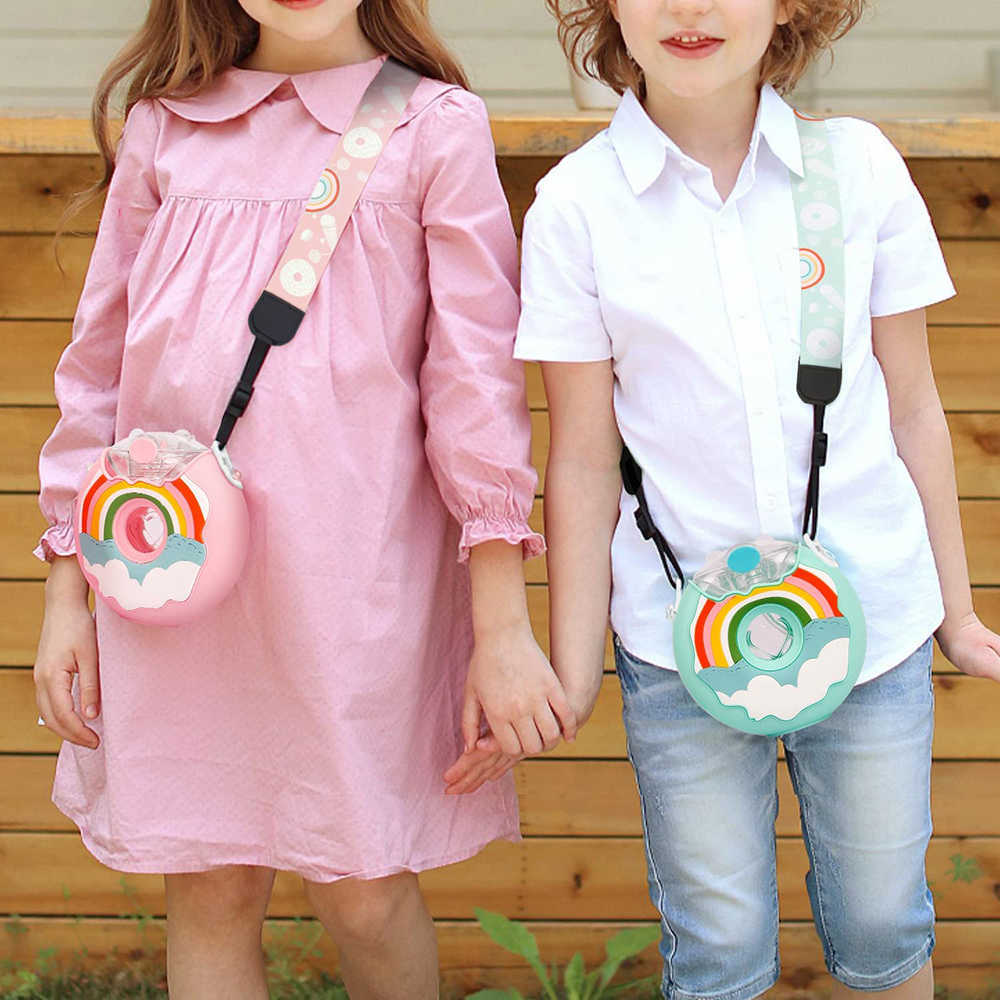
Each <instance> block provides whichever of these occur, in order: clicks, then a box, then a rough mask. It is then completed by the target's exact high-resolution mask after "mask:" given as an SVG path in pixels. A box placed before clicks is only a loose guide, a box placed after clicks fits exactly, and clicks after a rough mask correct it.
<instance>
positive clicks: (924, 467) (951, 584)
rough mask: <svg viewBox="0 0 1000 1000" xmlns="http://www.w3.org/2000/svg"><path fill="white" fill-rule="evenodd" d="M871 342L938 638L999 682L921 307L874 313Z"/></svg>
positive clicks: (999, 646)
mask: <svg viewBox="0 0 1000 1000" xmlns="http://www.w3.org/2000/svg"><path fill="white" fill-rule="evenodd" d="M872 342H873V347H874V350H875V356H876V358H878V361H879V364H880V365H881V366H882V371H883V373H884V375H885V382H886V388H887V389H888V392H889V415H890V419H891V422H892V434H893V437H894V438H895V441H896V449H897V451H898V452H899V456H900V458H901V459H902V460H903V462H904V463H905V465H906V467H907V469H908V470H909V473H910V476H911V477H912V479H913V482H914V483H915V484H916V487H917V491H918V493H919V494H920V499H921V501H922V502H923V507H924V517H925V518H926V521H927V529H928V533H929V535H930V541H931V548H932V549H933V551H934V559H935V562H936V563H937V570H938V576H939V578H940V581H941V591H942V594H943V597H944V607H945V618H944V621H943V622H942V624H941V627H940V628H939V629H938V630H937V633H936V634H937V640H938V644H939V645H940V646H941V651H942V652H943V653H944V655H945V656H947V657H948V659H949V660H951V662H952V663H954V664H955V666H956V667H958V669H959V670H962V671H963V672H965V673H967V674H971V675H973V676H978V677H991V678H992V679H993V680H996V681H1000V636H998V635H997V634H996V633H994V632H992V631H991V630H990V629H988V628H987V627H986V626H985V625H983V624H982V622H980V621H979V619H978V618H977V617H976V614H975V612H974V611H973V607H972V590H971V588H970V586H969V569H968V565H967V563H966V557H965V544H964V541H963V538H962V525H961V521H960V519H959V513H958V493H957V490H956V487H955V472H954V459H953V456H952V448H951V437H950V435H949V431H948V425H947V423H946V421H945V417H944V411H943V410H942V407H941V400H940V398H939V397H938V393H937V388H936V386H935V384H934V376H933V373H932V371H931V362H930V351H929V349H928V346H927V324H926V318H925V312H924V310H923V309H916V310H913V311H911V312H905V313H898V314H896V315H892V316H882V317H873V319H872Z"/></svg>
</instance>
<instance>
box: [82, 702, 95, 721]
mask: <svg viewBox="0 0 1000 1000" xmlns="http://www.w3.org/2000/svg"><path fill="white" fill-rule="evenodd" d="M83 714H84V715H86V716H87V718H88V719H96V718H97V706H96V705H88V706H87V707H86V708H85V709H84V710H83Z"/></svg>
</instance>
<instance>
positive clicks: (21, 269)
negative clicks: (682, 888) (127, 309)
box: [0, 234, 1000, 326]
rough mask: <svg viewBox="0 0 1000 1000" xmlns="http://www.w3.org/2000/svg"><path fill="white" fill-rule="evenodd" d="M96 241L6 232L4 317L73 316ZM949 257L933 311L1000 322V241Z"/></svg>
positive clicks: (954, 320)
mask: <svg viewBox="0 0 1000 1000" xmlns="http://www.w3.org/2000/svg"><path fill="white" fill-rule="evenodd" d="M92 244H93V240H92V238H90V237H74V236H66V237H64V238H63V239H62V241H61V242H60V243H59V249H58V253H59V260H60V262H61V263H62V267H63V273H61V272H60V271H59V269H58V267H57V264H56V249H55V245H54V242H53V239H52V237H51V236H39V235H23V234H14V235H0V319H41V320H58V319H71V318H72V317H73V314H74V312H75V310H76V303H77V301H78V299H79V297H80V292H81V290H82V288H83V280H84V276H85V274H86V270H87V263H88V261H89V258H90V252H91V249H92ZM942 248H943V250H944V255H945V259H946V260H947V263H948V267H949V269H950V271H951V274H952V277H953V278H954V280H955V284H956V285H957V287H958V288H959V290H960V291H961V294H960V295H958V296H957V297H955V298H953V299H949V300H948V301H947V302H944V303H942V304H940V305H936V306H932V307H931V308H930V309H929V310H928V321H929V322H931V323H933V324H936V325H951V326H955V325H961V326H969V325H973V326H989V325H993V326H996V325H1000V299H998V298H997V296H995V295H994V294H993V285H992V281H993V278H994V276H995V275H996V274H997V272H998V268H1000V241H994V240H976V239H962V240H945V241H944V243H943V246H942Z"/></svg>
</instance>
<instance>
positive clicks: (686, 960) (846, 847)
mask: <svg viewBox="0 0 1000 1000" xmlns="http://www.w3.org/2000/svg"><path fill="white" fill-rule="evenodd" d="M931 652H932V645H931V640H930V639H928V640H927V642H926V643H924V645H922V646H921V647H920V648H919V649H918V650H917V651H916V652H915V653H913V655H912V656H910V657H908V658H907V659H906V660H904V661H903V662H902V663H901V664H899V666H897V667H894V668H893V669H892V670H890V671H889V672H888V673H885V674H883V675H882V676H880V677H876V678H875V679H874V680H872V681H869V682H868V683H866V684H862V685H859V686H858V687H856V688H855V689H854V690H853V691H852V692H851V694H850V695H849V696H848V698H847V700H846V701H845V702H844V703H843V704H842V705H841V706H840V708H838V709H837V711H836V712H834V713H833V715H832V716H831V717H830V718H829V719H826V720H825V721H823V722H820V723H817V724H816V725H813V726H810V727H809V728H807V729H802V730H799V731H798V732H795V733H790V734H789V735H788V736H786V737H785V738H784V743H785V753H786V756H787V759H788V767H789V771H790V773H791V777H792V784H793V786H794V788H795V792H796V794H797V796H798V800H799V811H800V815H801V821H802V834H803V836H804V838H805V843H806V848H807V850H808V853H809V861H810V869H811V870H810V872H809V874H808V876H807V878H806V885H807V888H808V891H809V899H810V902H811V904H812V913H813V920H814V922H815V925H816V930H817V932H818V933H819V936H820V938H821V939H822V942H823V950H824V953H825V956H826V965H827V968H828V969H829V971H830V973H831V974H832V975H833V976H834V977H835V978H836V979H838V980H840V982H842V983H844V984H845V985H846V986H848V987H851V988H853V989H858V990H885V989H889V988H891V987H893V986H897V985H899V984H900V983H902V982H905V981H906V980H907V979H909V978H910V977H911V976H913V975H914V974H915V973H916V972H918V971H919V970H920V969H921V967H922V966H923V965H924V964H925V963H926V962H927V960H928V958H929V957H930V954H931V951H932V950H933V947H934V906H933V901H932V899H931V894H930V892H929V890H928V888H927V881H926V875H925V868H924V855H925V853H926V851H927V844H928V841H929V840H930V835H931V815H930V768H931V738H932V734H933V708H934V704H933V703H934V696H933V690H932V688H931V678H930V666H931ZM615 660H616V665H617V669H618V677H619V681H620V682H621V688H622V698H623V701H624V706H625V708H624V718H625V728H626V731H627V733H628V752H629V759H630V760H631V761H632V766H633V767H634V768H635V774H636V780H637V782H638V785H639V795H640V798H641V801H642V819H643V829H644V832H645V841H646V860H647V865H648V872H649V892H650V896H651V898H652V900H653V904H654V905H655V906H656V908H657V909H658V910H659V911H660V915H661V917H662V930H663V935H662V939H661V943H660V951H661V953H662V955H663V962H664V970H663V994H664V996H665V997H666V998H667V1000H695V998H697V1000H708V998H712V1000H744V998H750V997H756V996H758V995H759V994H761V993H763V992H764V991H765V990H767V989H768V988H769V987H771V986H773V985H774V983H775V982H776V981H777V979H778V974H779V963H778V887H777V877H776V874H775V839H774V821H775V817H776V816H777V812H778V792H777V787H776V767H777V741H776V740H774V739H772V738H770V737H766V736H751V735H748V734H746V733H741V732H739V731H737V730H735V729H730V728H728V727H727V726H724V725H722V724H721V723H719V722H716V721H715V720H714V719H712V718H711V717H710V716H708V715H707V714H705V712H703V711H702V710H701V709H700V708H699V707H698V705H697V704H696V703H695V701H694V699H693V698H692V697H691V696H690V695H689V694H688V693H687V691H686V690H685V688H684V685H683V684H682V683H681V680H680V677H679V676H678V675H677V674H676V673H675V672H674V671H671V670H666V669H664V668H662V667H657V666H653V665H652V664H649V663H646V662H645V661H643V660H639V659H637V658H636V657H634V656H632V655H631V654H630V653H629V652H628V650H626V649H625V648H624V646H622V645H621V643H620V642H619V641H618V639H617V637H616V640H615Z"/></svg>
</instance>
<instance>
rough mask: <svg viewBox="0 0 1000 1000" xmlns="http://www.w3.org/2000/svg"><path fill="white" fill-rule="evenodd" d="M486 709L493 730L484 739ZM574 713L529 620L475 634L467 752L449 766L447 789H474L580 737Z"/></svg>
mask: <svg viewBox="0 0 1000 1000" xmlns="http://www.w3.org/2000/svg"><path fill="white" fill-rule="evenodd" d="M484 715H485V719H486V723H487V724H488V726H489V729H490V736H489V737H488V738H487V739H485V740H482V739H480V736H481V735H482V733H481V729H480V726H481V723H482V721H483V716H484ZM576 730H577V720H576V713H575V712H574V711H573V709H572V707H571V706H570V703H569V701H568V699H567V697H566V693H565V692H564V691H563V688H562V685H561V684H560V683H559V679H558V678H557V677H556V675H555V672H554V671H553V669H552V667H551V666H550V665H549V661H548V660H547V659H546V658H545V654H544V653H543V652H542V651H541V650H540V649H539V648H538V644H537V643H536V642H535V638H534V636H533V635H532V633H531V627H530V625H529V624H528V623H527V621H525V622H523V623H518V624H516V625H511V626H508V627H505V628H502V629H498V630H495V631H491V632H489V633H487V634H486V635H484V636H482V635H481V636H477V639H476V648H475V651H474V653H473V656H472V661H471V662H470V664H469V676H468V679H467V680H466V685H465V703H464V706H463V710H462V735H463V737H464V740H465V752H464V753H463V754H462V756H461V757H459V759H458V760H457V761H455V763H454V764H452V766H451V767H450V768H449V769H448V770H447V771H446V772H445V775H444V779H445V783H446V784H447V786H448V787H447V790H446V791H447V794H449V795H457V794H460V793H463V792H473V791H475V790H476V789H477V788H479V787H480V786H481V785H482V784H483V783H484V782H485V781H491V780H495V779H496V778H499V777H501V776H502V775H503V774H506V772H507V771H509V770H510V769H511V768H512V767H513V766H514V765H515V764H516V763H517V762H518V761H519V760H521V759H522V758H523V757H525V756H528V755H531V754H539V753H541V752H542V751H543V750H551V749H552V748H553V747H555V746H556V745H557V744H558V743H559V739H560V735H562V736H563V737H564V738H565V739H566V740H568V741H572V740H573V739H575V738H576Z"/></svg>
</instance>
